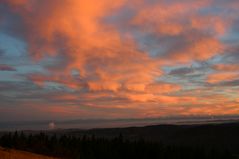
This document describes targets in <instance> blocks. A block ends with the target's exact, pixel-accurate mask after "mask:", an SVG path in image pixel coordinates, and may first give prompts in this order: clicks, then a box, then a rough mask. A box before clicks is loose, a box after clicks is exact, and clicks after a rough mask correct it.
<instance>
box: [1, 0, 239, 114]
mask: <svg viewBox="0 0 239 159" xmlns="http://www.w3.org/2000/svg"><path fill="white" fill-rule="evenodd" d="M237 4H238V2H236V1H230V2H228V1H226V0H220V1H215V0H201V1H193V0H180V1H179V0H169V1H147V0H142V1H137V2H136V1H129V0H115V1H112V0H101V1H96V0H88V1H85V0H51V1H49V0H41V1H38V0H0V5H1V8H2V7H4V11H1V12H4V13H5V14H2V15H1V23H0V27H1V28H4V29H3V30H1V32H4V34H8V35H9V36H13V37H14V38H16V39H18V40H20V41H22V42H23V43H24V44H26V46H25V47H26V48H25V49H26V52H27V55H28V56H29V57H30V58H29V59H28V60H30V61H28V62H29V63H35V64H36V65H40V66H41V68H43V69H42V70H41V71H34V72H30V73H29V71H27V70H28V69H29V68H26V66H25V67H20V68H19V70H20V71H19V70H18V71H17V72H20V73H21V76H22V78H24V79H23V80H24V81H25V82H26V83H27V84H26V83H25V84H22V83H18V84H10V85H8V86H4V84H2V85H1V86H0V90H1V94H2V95H3V96H2V98H5V99H8V102H9V101H11V100H12V101H13V104H15V103H17V101H20V102H19V103H21V104H22V106H23V107H27V106H29V107H31V108H32V109H36V110H40V112H44V113H47V114H51V113H59V114H61V115H62V116H64V117H65V116H66V115H64V113H65V114H67V115H69V116H70V115H73V116H76V117H78V114H80V115H82V116H88V115H89V116H90V115H92V116H94V115H96V116H105V115H109V116H111V117H116V116H117V117H120V116H124V117H125V116H132V114H133V115H135V116H140V117H144V115H147V114H148V115H150V114H151V115H157V114H158V115H171V114H174V113H178V114H187V113H189V114H190V113H212V112H213V110H214V109H215V112H217V113H222V106H221V105H220V104H219V103H218V102H217V101H220V102H222V101H223V100H224V101H225V102H226V103H227V104H228V108H225V109H226V110H227V111H228V112H235V108H234V105H233V104H234V103H230V102H229V101H228V99H227V98H221V97H220V98H219V97H218V96H217V98H215V99H213V100H212V99H211V98H212V96H213V95H215V94H216V93H215V92H214V91H213V90H210V91H202V90H203V89H212V88H211V87H209V86H214V87H216V88H219V87H220V86H219V85H230V86H236V85H237V83H238V81H237V80H238V78H239V76H238V68H239V67H238V65H237V62H238V59H239V58H238V57H239V56H238V48H237V42H236V41H237V40H235V39H233V38H232V39H230V38H231V36H230V31H232V32H233V33H234V32H235V30H236V26H237V25H238V23H237V21H238V20H237V19H238V16H235V15H237V14H236V9H235V8H237V7H235V6H236V5H237ZM233 8H234V9H233ZM224 10H225V12H224ZM226 11H230V12H226ZM225 13H228V14H225ZM232 13H233V14H232ZM13 24H14V25H13ZM235 35H236V34H235ZM225 39H226V40H225ZM228 39H229V40H228ZM228 41H230V43H229V42H228ZM7 45H9V46H11V47H15V46H12V45H11V44H7ZM13 56H14V55H13ZM0 57H1V52H0ZM49 59H55V60H56V61H54V60H49ZM48 60H49V61H50V62H49V61H48ZM198 61H200V63H208V65H206V66H205V67H203V70H200V69H201V68H197V67H196V68H195V69H194V68H188V67H185V64H186V65H187V66H188V65H190V64H195V65H198V63H199V62H198ZM11 65H12V66H16V64H15V63H14V62H12V63H11ZM11 65H3V64H2V65H0V70H2V71H3V70H4V71H16V68H14V67H12V66H11ZM19 65H21V64H19ZM211 65H212V67H211ZM169 67H172V68H176V69H173V70H171V69H170V70H171V71H170V72H169V73H168V74H167V73H165V72H166V71H167V68H169ZM165 68H166V69H165ZM212 69H213V70H212ZM163 70H166V71H165V72H164V71H163ZM199 70H200V71H199ZM195 71H198V72H200V73H201V74H202V75H201V74H200V75H199V76H200V77H199V76H196V75H195V74H194V73H195ZM210 71H214V72H210ZM26 72H27V73H26ZM209 72H210V73H211V74H209ZM189 74H193V75H195V76H194V77H192V76H193V75H192V76H190V77H189ZM169 75H170V76H169ZM181 75H188V76H185V78H184V79H185V81H183V82H182V79H176V78H177V77H176V76H181ZM205 76H206V79H204V77H205ZM23 85H24V86H23ZM26 85H29V87H27V86H26ZM6 87H8V88H9V89H6ZM26 87H27V89H26V90H25V91H23V92H22V89H23V88H26ZM204 87H206V88H204ZM193 89H197V90H198V91H201V93H202V94H201V95H200V93H199V94H198V93H196V92H194V91H193ZM6 90H8V91H6ZM186 91H189V92H190V91H192V92H193V93H191V94H190V93H188V94H186V93H185V92H186ZM225 91H226V90H224V91H222V93H225ZM2 92H4V93H2ZM202 96H206V97H205V98H203V97H202ZM13 97H14V98H15V99H14V100H13ZM202 100H203V101H205V102H202ZM5 101H6V100H5ZM26 101H29V103H28V104H26ZM14 102H15V103H14ZM2 103H3V102H2ZM213 104H215V105H217V107H215V108H213V107H212V106H213ZM0 105H1V103H0ZM4 105H5V104H4ZM6 105H7V104H6ZM41 105H45V107H42V106H41ZM229 105H232V110H230V108H229ZM209 108H210V109H209ZM161 110H162V112H161ZM118 112H120V113H122V114H120V113H118Z"/></svg>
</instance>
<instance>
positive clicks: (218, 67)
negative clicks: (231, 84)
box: [213, 64, 239, 71]
mask: <svg viewBox="0 0 239 159" xmlns="http://www.w3.org/2000/svg"><path fill="white" fill-rule="evenodd" d="M213 68H214V69H215V70H217V71H239V65H237V64H216V65H214V66H213Z"/></svg>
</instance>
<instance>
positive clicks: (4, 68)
mask: <svg viewBox="0 0 239 159" xmlns="http://www.w3.org/2000/svg"><path fill="white" fill-rule="evenodd" d="M0 71H16V69H15V68H14V67H12V66H9V65H5V64H0Z"/></svg>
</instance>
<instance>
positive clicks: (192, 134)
mask: <svg viewBox="0 0 239 159" xmlns="http://www.w3.org/2000/svg"><path fill="white" fill-rule="evenodd" d="M238 134H239V123H238V122H234V123H226V124H225V123H224V124H222V123H221V124H205V125H156V126H146V127H131V128H110V129H91V130H77V129H71V130H54V131H41V132H39V131H23V132H9V133H8V132H5V133H2V135H0V145H1V146H3V147H6V148H13V149H18V150H23V151H31V152H34V153H37V154H43V155H47V156H54V157H60V158H66V159H102V158H103V159H151V158H152V159H158V158H159V159H238V158H239V135H238ZM0 159H2V158H0ZM17 159H20V158H17ZM24 159H27V158H24Z"/></svg>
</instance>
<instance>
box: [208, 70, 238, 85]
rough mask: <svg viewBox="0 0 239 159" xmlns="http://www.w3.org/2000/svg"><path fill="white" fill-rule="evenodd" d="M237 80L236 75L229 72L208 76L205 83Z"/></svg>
mask: <svg viewBox="0 0 239 159" xmlns="http://www.w3.org/2000/svg"><path fill="white" fill-rule="evenodd" d="M238 78H239V74H238V73H230V72H223V73H214V74H210V75H209V76H208V77H207V82H209V83H211V84H215V83H220V82H225V81H233V80H236V79H238Z"/></svg>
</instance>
